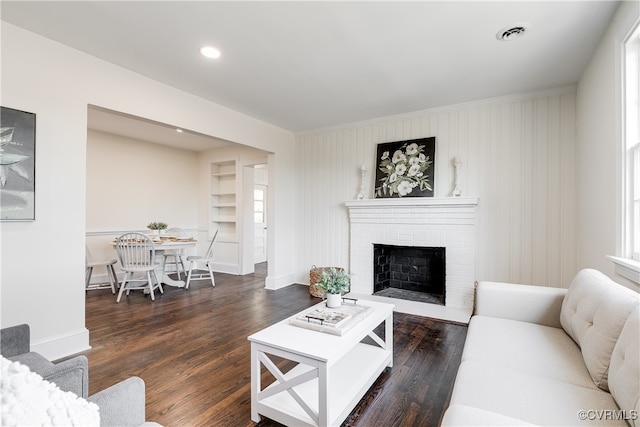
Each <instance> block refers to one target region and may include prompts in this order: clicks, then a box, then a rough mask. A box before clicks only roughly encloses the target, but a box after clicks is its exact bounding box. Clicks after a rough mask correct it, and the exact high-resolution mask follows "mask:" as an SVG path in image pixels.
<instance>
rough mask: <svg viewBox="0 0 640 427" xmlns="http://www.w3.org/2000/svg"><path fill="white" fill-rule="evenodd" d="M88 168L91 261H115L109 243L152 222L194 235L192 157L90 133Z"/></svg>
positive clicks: (195, 175)
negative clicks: (123, 232) (121, 234)
mask: <svg viewBox="0 0 640 427" xmlns="http://www.w3.org/2000/svg"><path fill="white" fill-rule="evenodd" d="M86 165H87V199H86V212H87V216H86V221H87V224H86V227H87V244H88V246H89V249H90V251H91V254H92V255H93V256H94V257H95V258H100V259H106V258H107V257H109V258H115V250H114V249H113V246H112V245H111V241H112V240H113V238H114V237H117V235H119V234H120V233H121V232H122V231H125V230H141V231H146V226H147V224H148V223H150V222H152V221H162V222H165V223H167V224H168V226H169V227H180V228H183V229H185V230H188V231H191V232H194V233H195V232H196V230H197V229H198V218H197V212H198V211H197V208H198V197H199V193H198V187H199V182H198V154H197V153H196V152H194V151H189V150H182V149H179V148H173V147H168V146H165V145H160V144H154V143H152V142H148V141H140V140H135V139H130V138H124V137H121V136H117V135H112V134H108V133H104V132H99V131H95V130H89V131H88V132H87V161H86ZM102 274H106V273H105V272H103V271H96V272H94V275H96V276H97V277H96V278H97V279H99V278H100V275H102Z"/></svg>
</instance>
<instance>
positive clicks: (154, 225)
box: [147, 222, 167, 236]
mask: <svg viewBox="0 0 640 427" xmlns="http://www.w3.org/2000/svg"><path fill="white" fill-rule="evenodd" d="M147 228H148V229H149V230H151V231H153V233H154V234H155V235H156V236H159V235H160V231H162V230H165V229H166V228H167V224H166V223H164V222H150V223H149V224H147Z"/></svg>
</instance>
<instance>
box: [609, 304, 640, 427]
mask: <svg viewBox="0 0 640 427" xmlns="http://www.w3.org/2000/svg"><path fill="white" fill-rule="evenodd" d="M609 389H610V390H611V394H612V395H613V398H614V399H615V400H616V402H617V403H618V406H620V409H622V410H623V412H624V413H626V414H627V415H629V420H630V421H631V422H632V423H633V424H632V425H634V426H635V427H640V420H639V419H638V418H639V417H640V309H637V310H635V311H634V312H633V313H631V315H630V316H629V319H628V320H627V323H625V325H624V328H622V332H621V333H620V338H618V342H617V343H616V346H615V347H614V348H613V354H612V355H611V366H610V367H609ZM633 414H635V415H636V416H635V417H633V416H631V415H633Z"/></svg>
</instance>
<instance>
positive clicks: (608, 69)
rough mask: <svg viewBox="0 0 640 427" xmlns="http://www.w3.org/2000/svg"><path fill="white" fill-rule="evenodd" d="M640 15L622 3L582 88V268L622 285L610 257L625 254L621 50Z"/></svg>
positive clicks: (579, 98) (579, 176)
mask: <svg viewBox="0 0 640 427" xmlns="http://www.w3.org/2000/svg"><path fill="white" fill-rule="evenodd" d="M637 17H638V3H637V2H622V4H621V6H620V8H619V9H618V12H617V13H616V15H615V17H614V19H613V21H612V23H611V25H610V26H609V29H608V30H607V32H606V34H605V35H604V37H603V38H602V41H601V42H600V45H599V47H598V49H597V50H596V52H595V53H594V55H593V57H592V58H591V61H590V62H589V64H588V65H587V67H586V69H585V71H584V73H583V75H582V78H581V79H580V82H579V84H578V91H577V98H576V99H577V109H576V111H577V112H576V116H577V119H576V120H577V136H578V140H579V145H578V149H577V160H578V169H577V180H576V181H577V186H576V189H577V193H578V199H577V210H578V212H579V213H580V214H579V215H578V266H579V267H580V268H584V267H590V268H596V269H598V270H600V271H602V272H604V273H605V274H607V275H608V276H610V277H612V278H614V279H615V280H616V281H618V282H621V283H628V284H630V283H631V282H630V281H627V280H626V279H624V278H623V277H621V276H618V275H616V274H615V273H614V267H613V264H612V263H611V261H608V260H607V259H606V258H605V257H606V256H607V255H618V256H619V255H621V253H620V250H619V247H618V246H619V240H618V239H617V236H618V233H619V224H620V221H621V219H620V218H621V209H620V197H621V195H620V191H621V190H620V188H621V184H620V183H621V173H622V172H621V166H620V158H621V154H622V145H621V136H620V135H621V134H620V129H621V119H620V107H619V102H620V96H619V94H618V93H617V92H619V91H618V89H617V85H618V83H619V75H620V74H619V73H620V68H619V66H618V60H619V56H618V55H617V54H616V49H617V47H618V45H619V40H617V38H619V37H620V36H621V35H622V34H621V30H622V29H623V28H625V27H627V26H628V24H629V22H633V20H634V19H637Z"/></svg>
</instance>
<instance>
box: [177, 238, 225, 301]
mask: <svg viewBox="0 0 640 427" xmlns="http://www.w3.org/2000/svg"><path fill="white" fill-rule="evenodd" d="M217 237H218V230H216V232H215V233H214V235H213V237H212V238H211V243H210V244H209V249H207V253H206V254H205V255H204V256H197V255H194V256H188V257H187V261H189V273H188V274H187V284H186V285H185V287H184V288H185V290H186V289H189V284H191V280H201V279H207V278H208V279H210V280H211V286H215V285H216V281H215V279H214V278H213V269H212V264H213V244H214V243H215V242H216V238H217ZM198 267H201V268H202V269H203V270H204V269H205V268H206V270H207V271H206V273H197V274H195V275H194V274H193V271H194V270H197V269H198Z"/></svg>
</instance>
